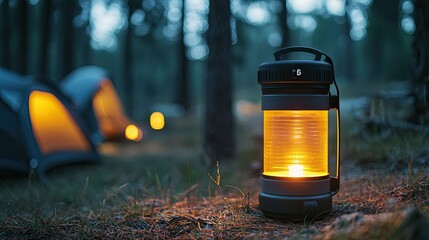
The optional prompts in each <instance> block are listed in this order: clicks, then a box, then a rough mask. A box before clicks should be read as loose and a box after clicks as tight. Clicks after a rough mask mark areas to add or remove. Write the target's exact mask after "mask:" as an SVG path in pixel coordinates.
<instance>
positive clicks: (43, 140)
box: [28, 90, 91, 154]
mask: <svg viewBox="0 0 429 240" xmlns="http://www.w3.org/2000/svg"><path fill="white" fill-rule="evenodd" d="M28 101H29V103H28V104H29V105H28V107H29V115H30V116H29V117H30V121H31V126H32V128H33V133H34V137H35V139H36V142H37V143H38V145H39V148H40V152H41V153H42V154H51V153H55V152H60V151H91V145H90V143H89V142H88V140H87V138H86V137H85V135H84V133H83V132H82V130H81V129H80V127H79V125H78V124H77V123H76V122H75V120H74V118H73V117H72V116H71V115H70V113H69V112H68V110H67V109H66V107H65V106H64V105H63V104H62V103H61V102H60V101H59V100H58V98H57V97H56V96H55V95H53V94H52V93H49V92H42V91H38V90H33V91H32V92H31V93H30V96H29V100H28Z"/></svg>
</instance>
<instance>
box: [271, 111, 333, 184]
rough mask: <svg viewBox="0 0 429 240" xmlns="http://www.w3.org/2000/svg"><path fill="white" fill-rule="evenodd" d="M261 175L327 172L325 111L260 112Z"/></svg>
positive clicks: (302, 175) (274, 175)
mask: <svg viewBox="0 0 429 240" xmlns="http://www.w3.org/2000/svg"><path fill="white" fill-rule="evenodd" d="M264 135H265V137H264V173H263V174H264V175H266V176H273V177H321V176H327V175H328V111H327V110H299V111H296V110H265V111H264Z"/></svg>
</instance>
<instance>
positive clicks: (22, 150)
mask: <svg viewBox="0 0 429 240" xmlns="http://www.w3.org/2000/svg"><path fill="white" fill-rule="evenodd" d="M0 116H1V118H0V168H1V169H9V170H14V171H19V172H23V171H25V170H28V159H29V156H28V152H27V150H26V146H25V145H24V143H23V142H24V141H23V139H22V136H21V131H20V129H19V124H20V121H19V119H18V116H17V114H16V113H15V112H13V110H12V109H11V108H10V107H9V106H8V105H7V104H6V103H5V102H3V101H2V100H1V99H0Z"/></svg>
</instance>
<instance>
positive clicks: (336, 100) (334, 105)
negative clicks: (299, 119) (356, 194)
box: [326, 56, 341, 196]
mask: <svg viewBox="0 0 429 240" xmlns="http://www.w3.org/2000/svg"><path fill="white" fill-rule="evenodd" d="M326 57H327V58H326V59H327V61H330V64H331V65H332V70H334V64H333V63H332V60H331V58H329V57H328V56H326ZM334 86H335V90H336V91H337V95H333V96H330V97H329V105H330V106H329V107H330V108H331V109H335V110H336V112H337V139H336V140H337V146H336V148H337V149H336V154H335V155H336V165H337V167H336V174H335V177H331V194H332V196H333V195H335V194H337V193H338V191H339V190H340V168H341V160H340V136H341V129H340V92H339V90H338V85H337V82H336V81H335V75H334Z"/></svg>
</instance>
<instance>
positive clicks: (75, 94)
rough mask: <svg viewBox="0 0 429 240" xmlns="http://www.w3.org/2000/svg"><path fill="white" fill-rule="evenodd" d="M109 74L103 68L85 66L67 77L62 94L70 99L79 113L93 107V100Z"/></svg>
mask: <svg viewBox="0 0 429 240" xmlns="http://www.w3.org/2000/svg"><path fill="white" fill-rule="evenodd" d="M105 78H107V72H106V70H104V69H103V68H101V67H97V66H85V67H81V68H78V69H76V70H74V71H73V72H71V73H70V74H69V75H67V76H66V77H65V78H64V79H63V80H62V81H61V83H60V89H61V92H62V93H64V94H65V95H66V96H67V97H69V98H70V99H71V100H72V101H73V103H74V104H75V105H76V107H77V108H78V109H79V111H83V110H84V109H85V108H87V107H89V106H90V105H91V100H92V98H93V96H94V95H95V93H96V91H97V90H98V89H99V87H100V84H101V82H102V81H103V79H105Z"/></svg>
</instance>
